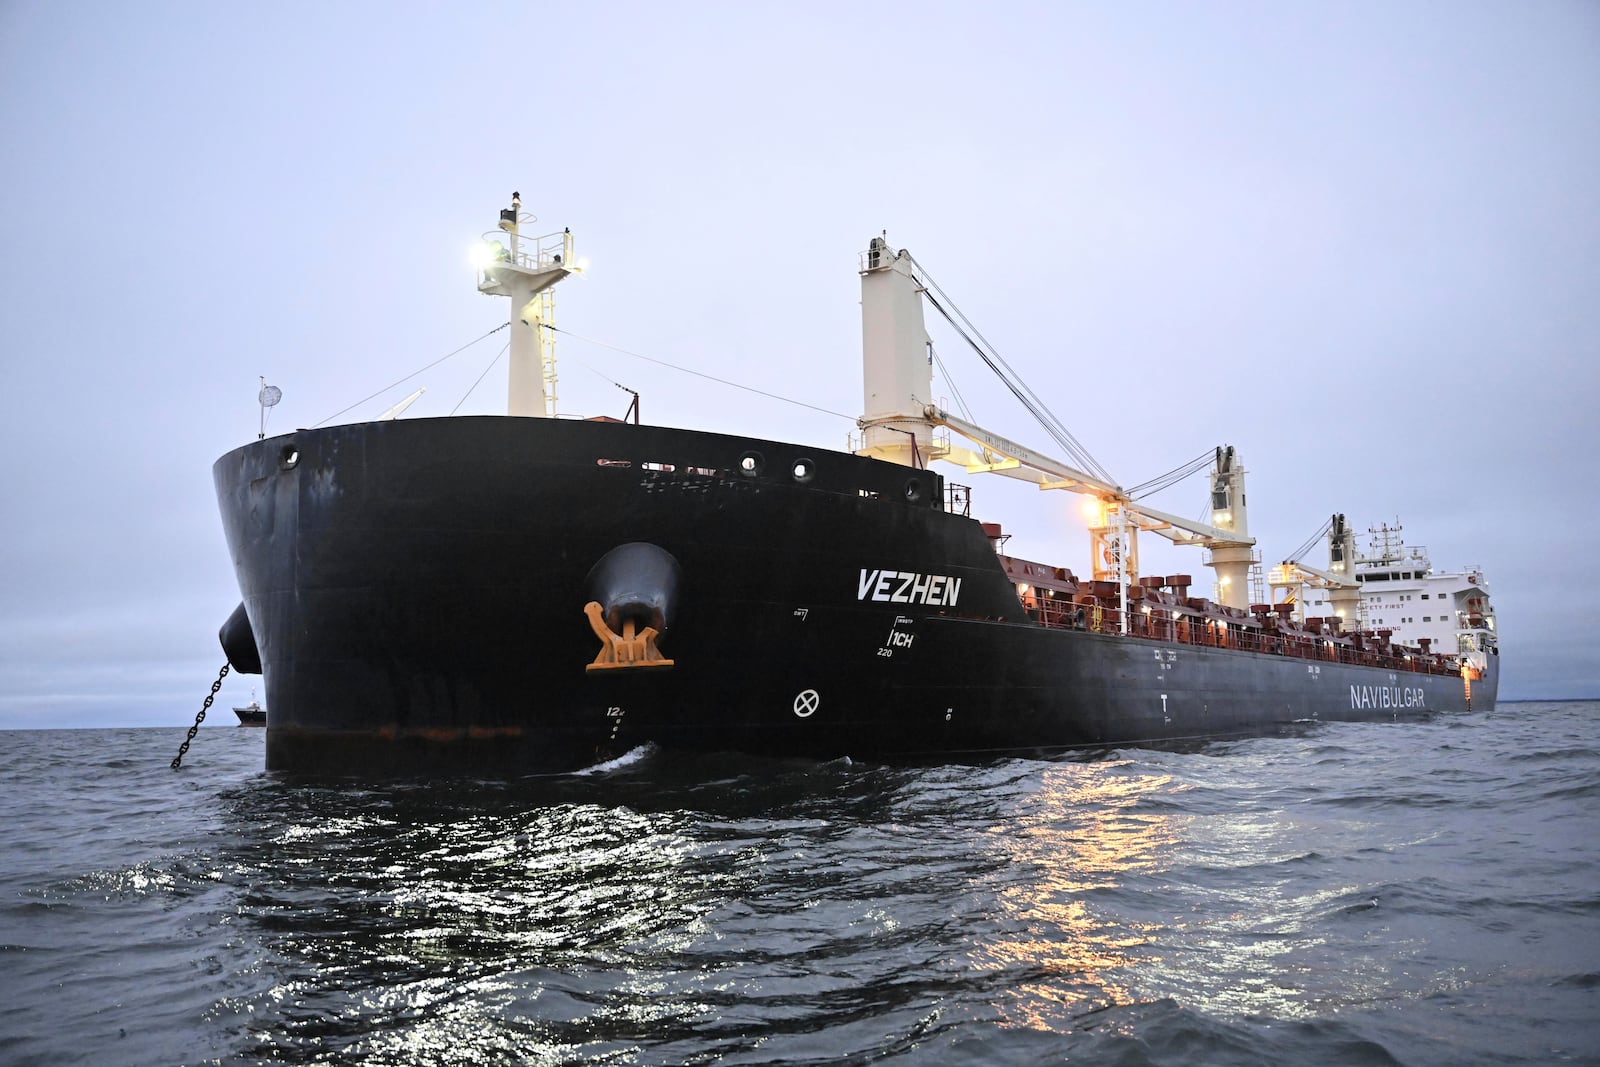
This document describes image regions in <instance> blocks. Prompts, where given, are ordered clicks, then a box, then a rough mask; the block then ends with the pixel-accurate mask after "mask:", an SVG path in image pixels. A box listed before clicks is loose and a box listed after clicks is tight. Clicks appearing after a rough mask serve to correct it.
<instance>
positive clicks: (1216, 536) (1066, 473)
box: [923, 404, 1255, 545]
mask: <svg viewBox="0 0 1600 1067" xmlns="http://www.w3.org/2000/svg"><path fill="white" fill-rule="evenodd" d="M923 414H924V416H925V417H926V418H927V420H928V421H929V422H931V423H933V424H934V425H936V426H946V427H948V428H949V429H951V430H953V431H955V432H956V433H958V434H960V435H961V436H962V437H965V438H966V439H967V440H969V441H971V442H973V443H974V444H976V445H978V446H979V447H980V448H981V449H982V450H983V452H982V454H981V455H977V454H974V453H972V452H970V451H968V450H966V449H952V450H951V453H950V455H949V456H947V457H945V458H948V459H950V460H951V461H952V462H959V463H962V465H963V466H964V467H966V469H967V472H968V473H970V474H978V473H994V474H1006V475H1008V476H1010V477H1016V478H1021V479H1023V480H1024V481H1031V482H1034V483H1036V484H1037V485H1038V486H1039V488H1040V489H1070V490H1072V491H1073V492H1075V493H1085V494H1087V495H1089V496H1093V497H1097V498H1098V499H1100V500H1102V501H1104V502H1105V503H1106V504H1108V505H1113V506H1115V507H1118V508H1120V509H1122V510H1123V511H1125V512H1127V514H1128V515H1129V516H1130V517H1132V518H1133V519H1134V524H1135V525H1136V526H1137V527H1138V528H1139V529H1140V530H1141V531H1146V532H1150V533H1156V534H1159V535H1161V536H1162V537H1165V538H1167V539H1168V540H1169V541H1172V542H1174V543H1175V544H1180V545H1187V544H1198V545H1209V544H1212V543H1216V544H1251V545H1253V544H1255V538H1253V537H1240V536H1239V535H1238V533H1236V532H1235V531H1233V530H1225V529H1222V528H1221V527H1218V526H1212V525H1210V524H1208V523H1203V522H1197V521H1195V520H1194V519H1186V518H1184V517H1183V516H1181V515H1172V514H1169V513H1168V512H1165V511H1158V510H1156V509H1155V508H1152V507H1149V506H1148V505H1145V504H1140V503H1137V502H1136V501H1134V500H1133V499H1132V498H1130V497H1129V496H1128V495H1127V494H1126V493H1125V492H1123V491H1122V488H1121V487H1120V486H1115V485H1111V484H1110V483H1108V482H1104V481H1101V480H1100V479H1099V478H1096V477H1094V476H1093V475H1090V474H1085V473H1084V472H1083V471H1080V470H1078V469H1077V468H1076V467H1073V466H1071V465H1070V464H1067V463H1063V462H1061V461H1060V460H1058V459H1053V458H1051V457H1049V456H1046V455H1043V454H1042V453H1039V452H1036V451H1034V450H1033V449H1031V448H1027V447H1026V446H1024V445H1019V444H1017V443H1016V442H1015V441H1012V440H1010V439H1009V438H1006V437H1002V436H1001V435H1000V434H997V433H995V432H994V431H992V430H986V429H984V428H983V427H982V426H979V425H977V424H976V423H972V422H968V421H967V420H965V419H962V418H958V417H957V416H955V415H952V414H950V413H949V412H948V411H945V410H944V409H942V408H940V407H938V406H936V405H933V404H929V405H928V406H927V408H926V409H925V410H924V412H923ZM996 456H998V457H1000V458H999V459H998V460H996V459H994V458H993V457H996ZM969 460H972V461H975V462H968V461H969ZM1013 472H1015V473H1013ZM1023 472H1028V473H1023Z"/></svg>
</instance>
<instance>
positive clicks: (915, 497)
mask: <svg viewBox="0 0 1600 1067" xmlns="http://www.w3.org/2000/svg"><path fill="white" fill-rule="evenodd" d="M905 496H906V503H907V504H920V503H922V502H923V501H924V500H926V499H927V498H928V491H927V489H926V488H925V487H924V486H923V484H922V479H921V478H907V479H906V488H905Z"/></svg>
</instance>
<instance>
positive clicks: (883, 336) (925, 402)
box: [857, 237, 933, 468]
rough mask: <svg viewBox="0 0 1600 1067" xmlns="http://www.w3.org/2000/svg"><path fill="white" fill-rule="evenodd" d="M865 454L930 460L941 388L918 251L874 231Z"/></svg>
mask: <svg viewBox="0 0 1600 1067" xmlns="http://www.w3.org/2000/svg"><path fill="white" fill-rule="evenodd" d="M861 354H862V375H861V378H862V409H863V414H862V416H861V418H860V420H859V421H858V422H857V425H858V426H860V427H861V430H862V440H861V448H860V450H859V452H858V454H859V455H863V456H876V457H877V458H878V459H886V460H889V461H891V462H894V463H900V464H903V465H905V466H907V467H922V468H925V467H927V465H928V460H929V458H930V453H931V451H932V448H933V423H932V422H931V421H929V419H928V417H927V414H926V409H927V408H928V406H929V405H930V403H931V394H932V393H933V368H932V366H931V365H930V360H929V355H928V331H927V327H926V326H925V325H924V324H923V321H922V282H921V280H920V279H918V278H917V276H916V274H915V273H913V263H912V260H911V257H910V256H909V255H908V254H906V253H905V252H904V251H903V250H902V251H901V252H898V253H896V252H891V251H890V250H889V243H888V242H887V241H886V240H884V239H883V238H882V237H874V238H873V239H872V241H871V243H870V245H869V247H868V249H867V251H866V252H865V253H864V254H863V255H862V262H861Z"/></svg>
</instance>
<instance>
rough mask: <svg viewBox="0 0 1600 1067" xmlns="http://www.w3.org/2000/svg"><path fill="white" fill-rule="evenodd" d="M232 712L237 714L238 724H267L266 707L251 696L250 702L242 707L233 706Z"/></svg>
mask: <svg viewBox="0 0 1600 1067" xmlns="http://www.w3.org/2000/svg"><path fill="white" fill-rule="evenodd" d="M233 713H234V714H235V715H237V716H239V725H240V726H265V725H267V709H266V708H264V707H262V706H261V703H260V701H258V700H256V699H254V698H251V700H250V703H248V704H246V705H245V706H244V707H242V708H234V709H233Z"/></svg>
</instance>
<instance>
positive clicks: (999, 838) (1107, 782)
mask: <svg viewBox="0 0 1600 1067" xmlns="http://www.w3.org/2000/svg"><path fill="white" fill-rule="evenodd" d="M1036 777H1037V781H1038V788H1037V790H1036V791H1035V792H1033V793H1031V794H1030V795H1028V796H1026V797H1025V798H1021V800H1020V803H1019V806H1018V809H1017V810H1015V811H1014V812H1013V813H1012V814H1011V815H1010V816H1009V817H1008V818H1007V820H1006V821H1005V822H1004V823H1001V824H999V825H996V826H994V827H992V828H991V829H990V831H989V833H988V834H987V835H985V840H984V845H985V847H987V848H989V849H992V850H994V851H995V852H996V853H997V854H999V855H1000V856H1002V857H1004V859H1005V864H1006V869H1007V872H1008V873H1007V876H1006V882H1007V884H1006V885H1004V886H1003V887H1001V888H1000V889H999V891H998V892H997V893H995V894H994V905H995V911H996V913H997V914H996V917H995V918H996V922H995V925H996V927H997V928H998V929H999V930H1001V931H1003V933H1000V934H998V935H997V936H995V937H993V938H989V939H986V940H985V941H984V942H983V943H982V944H981V945H980V946H979V947H978V948H976V949H974V951H973V953H972V961H973V964H974V965H975V966H978V967H987V968H994V969H1021V970H1022V971H1024V972H1027V973H1033V974H1037V975H1038V976H1039V980H1034V981H1028V982H1026V983H1022V984H1019V985H1017V986H1015V987H1012V988H1010V989H1008V990H1007V991H1006V994H1005V995H1004V997H1002V998H1001V1000H1000V1002H999V1003H997V1004H996V1005H995V1007H996V1009H997V1010H998V1012H999V1015H1000V1019H1001V1021H1003V1022H1004V1023H1006V1024H1007V1025H1012V1026H1022V1027H1028V1028H1035V1029H1047V1028H1049V1027H1051V1026H1052V1025H1056V1024H1058V1023H1059V1022H1060V1021H1061V1020H1062V1018H1063V1017H1064V1016H1067V1015H1070V1014H1072V1013H1081V1012H1083V1011H1085V1010H1088V1009H1091V1008H1096V1007H1101V1006H1104V1005H1106V1004H1123V1003H1128V1002H1130V1001H1131V1000H1132V999H1134V987H1133V985H1132V984H1131V983H1130V979H1129V975H1128V973H1127V972H1128V971H1129V970H1130V969H1131V968H1136V967H1139V966H1141V965H1144V964H1146V963H1148V962H1150V961H1151V960H1153V959H1154V952H1153V951H1152V948H1151V941H1152V938H1153V937H1154V936H1155V934H1156V933H1157V931H1158V930H1159V926H1158V925H1157V924H1155V923H1150V922H1138V921H1134V922H1130V921H1128V919H1127V918H1125V917H1122V916H1118V915H1116V914H1115V913H1114V912H1113V911H1112V910H1111V909H1108V908H1107V907H1105V906H1104V905H1103V904H1101V903H1100V900H1101V899H1102V898H1103V897H1104V896H1105V894H1107V893H1109V892H1113V891H1116V890H1118V889H1120V888H1121V887H1122V886H1124V885H1125V883H1126V881H1127V878H1128V876H1129V875H1130V874H1132V873H1134V872H1157V871H1161V870H1164V869H1166V868H1167V867H1168V866H1169V865H1170V861H1171V857H1172V855H1173V853H1174V851H1175V849H1176V847H1177V846H1178V844H1179V843H1180V841H1181V840H1182V833H1183V829H1184V826H1185V824H1186V823H1187V821H1188V819H1187V817H1186V816H1182V815H1178V814H1174V813H1171V812H1148V811H1140V810H1138V809H1139V805H1140V802H1141V801H1142V800H1145V799H1147V798H1150V797H1154V796H1158V795H1162V794H1163V793H1166V792H1167V791H1169V790H1170V788H1171V783H1172V779H1171V778H1170V776H1168V775H1164V774H1145V773H1140V772H1139V771H1137V770H1136V769H1134V768H1133V766H1132V764H1130V763H1127V762H1101V763H1087V764H1078V763H1069V764H1060V765H1053V766H1050V767H1048V768H1045V769H1043V770H1042V771H1041V772H1040V773H1039V774H1038V775H1037V776H1036Z"/></svg>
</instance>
